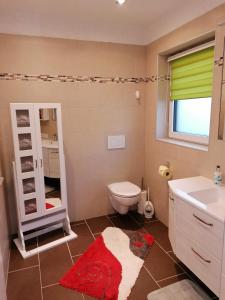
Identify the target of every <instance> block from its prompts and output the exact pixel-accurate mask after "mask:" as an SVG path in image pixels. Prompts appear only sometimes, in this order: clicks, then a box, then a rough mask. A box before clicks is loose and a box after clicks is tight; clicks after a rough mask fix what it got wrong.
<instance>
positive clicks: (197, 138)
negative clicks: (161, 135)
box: [168, 100, 212, 145]
mask: <svg viewBox="0 0 225 300" xmlns="http://www.w3.org/2000/svg"><path fill="white" fill-rule="evenodd" d="M175 101H176V100H175ZM183 101H185V100H183ZM168 111H169V130H168V135H169V138H172V139H176V140H182V141H186V142H191V143H197V144H203V145H208V144H209V136H204V135H198V134H191V133H182V132H177V131H174V130H173V126H174V101H171V100H169V109H168ZM211 113H212V110H211ZM210 123H211V114H210ZM209 134H210V131H209Z"/></svg>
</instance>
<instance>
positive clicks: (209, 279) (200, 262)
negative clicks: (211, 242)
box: [176, 231, 221, 295]
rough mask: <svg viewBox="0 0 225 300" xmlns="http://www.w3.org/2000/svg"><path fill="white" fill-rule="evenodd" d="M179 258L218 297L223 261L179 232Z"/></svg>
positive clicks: (177, 245) (177, 240) (177, 249)
mask: <svg viewBox="0 0 225 300" xmlns="http://www.w3.org/2000/svg"><path fill="white" fill-rule="evenodd" d="M176 255H177V257H178V258H179V259H180V260H181V261H182V262H183V263H184V264H185V265H186V266H187V267H188V268H189V269H190V270H191V271H192V272H193V273H195V274H196V275H197V276H198V278H199V279H200V280H202V281H203V282H204V283H205V284H206V285H207V286H208V287H209V288H210V289H211V290H212V291H213V292H214V293H215V294H216V295H219V291H220V275H221V261H219V260H217V259H216V258H215V257H214V256H213V255H212V254H210V253H209V252H208V251H205V250H204V248H201V247H199V245H198V244H196V243H195V242H192V241H190V240H189V239H188V238H185V237H184V236H183V234H182V232H179V231H177V239H176Z"/></svg>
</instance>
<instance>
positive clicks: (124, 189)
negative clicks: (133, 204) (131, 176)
mask: <svg viewBox="0 0 225 300" xmlns="http://www.w3.org/2000/svg"><path fill="white" fill-rule="evenodd" d="M108 188H109V190H110V191H111V193H112V194H114V195H116V196H119V197H122V198H133V197H136V196H138V195H139V194H140V193H141V189H140V188H139V187H138V186H137V185H135V184H133V183H131V182H129V181H123V182H118V183H112V184H110V185H108Z"/></svg>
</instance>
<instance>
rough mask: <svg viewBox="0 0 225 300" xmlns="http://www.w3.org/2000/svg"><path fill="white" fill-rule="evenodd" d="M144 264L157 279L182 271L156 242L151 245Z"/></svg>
mask: <svg viewBox="0 0 225 300" xmlns="http://www.w3.org/2000/svg"><path fill="white" fill-rule="evenodd" d="M144 264H145V266H146V267H147V269H148V270H149V271H150V272H151V274H152V275H153V277H154V279H155V280H157V281H158V280H162V279H165V278H168V277H171V276H175V275H178V274H181V273H183V270H182V269H181V268H180V267H179V265H178V264H176V263H175V262H174V261H173V260H172V259H171V258H170V257H169V256H168V255H167V254H166V253H165V252H164V251H163V250H162V249H161V248H160V247H159V246H158V245H157V244H154V245H153V246H152V248H151V250H150V253H149V254H148V256H147V257H146V259H145V263H144Z"/></svg>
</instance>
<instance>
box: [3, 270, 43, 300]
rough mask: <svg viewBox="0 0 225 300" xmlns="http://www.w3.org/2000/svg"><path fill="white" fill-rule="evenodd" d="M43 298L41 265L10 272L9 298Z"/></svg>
mask: <svg viewBox="0 0 225 300" xmlns="http://www.w3.org/2000/svg"><path fill="white" fill-rule="evenodd" d="M31 298H32V300H41V285H40V273H39V267H34V268H31V269H26V270H21V271H17V272H13V273H10V274H9V276H8V287H7V299H8V300H30V299H31Z"/></svg>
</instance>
